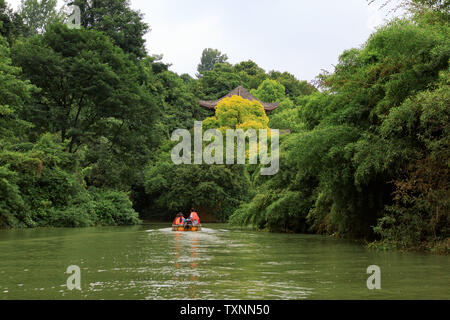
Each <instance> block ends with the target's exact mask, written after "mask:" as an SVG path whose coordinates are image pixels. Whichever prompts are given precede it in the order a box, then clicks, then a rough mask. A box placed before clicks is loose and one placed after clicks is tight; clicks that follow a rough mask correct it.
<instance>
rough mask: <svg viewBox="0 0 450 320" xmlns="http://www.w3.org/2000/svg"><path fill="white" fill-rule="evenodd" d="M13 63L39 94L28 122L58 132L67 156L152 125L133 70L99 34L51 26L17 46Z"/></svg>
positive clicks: (113, 142) (147, 103)
mask: <svg viewBox="0 0 450 320" xmlns="http://www.w3.org/2000/svg"><path fill="white" fill-rule="evenodd" d="M14 60H15V63H16V64H17V65H19V66H21V67H22V69H23V72H24V74H25V76H26V77H27V78H29V79H30V80H31V82H32V83H33V84H35V85H36V86H38V87H39V88H41V89H42V91H41V92H40V94H39V95H38V97H37V99H38V100H37V103H36V105H35V110H33V111H32V112H30V111H28V113H27V114H26V117H27V119H29V120H30V121H31V122H34V123H36V124H37V125H38V126H40V127H42V128H44V129H45V130H48V131H50V132H59V133H60V136H61V141H62V142H65V141H66V140H67V141H68V145H67V150H68V151H69V152H74V151H76V150H77V149H78V148H79V147H80V146H81V145H83V144H88V143H90V142H93V141H99V137H104V138H105V139H107V141H108V145H109V147H110V148H112V146H114V145H116V144H117V143H118V142H119V140H120V137H121V134H122V133H123V132H125V131H127V130H131V131H134V129H132V128H133V127H134V128H140V126H139V123H143V122H144V121H145V123H148V124H150V123H151V122H152V119H153V117H154V116H153V115H152V112H151V110H152V108H153V106H152V103H151V100H150V99H149V95H148V93H147V92H146V91H144V90H143V88H142V87H141V86H140V84H139V82H138V71H137V67H136V66H135V64H134V63H133V62H132V61H131V60H129V59H128V57H127V55H125V54H124V53H123V52H122V50H121V49H120V48H118V47H115V46H114V45H113V44H112V43H111V41H110V40H109V38H108V37H106V36H105V35H104V34H102V33H100V32H98V31H94V30H86V29H79V30H77V29H73V30H70V29H68V28H67V27H66V26H64V25H58V24H57V25H52V26H51V27H50V28H49V29H48V30H47V32H46V33H45V34H43V35H42V36H35V37H32V38H29V40H27V41H25V42H24V43H22V44H20V45H17V46H16V48H15V50H14ZM143 117H145V118H143ZM144 127H147V125H145V126H144Z"/></svg>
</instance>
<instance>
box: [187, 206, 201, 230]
mask: <svg viewBox="0 0 450 320" xmlns="http://www.w3.org/2000/svg"><path fill="white" fill-rule="evenodd" d="M189 220H191V221H192V224H193V225H194V226H195V225H197V224H200V218H199V217H198V214H197V212H195V211H194V209H191V214H190V215H189Z"/></svg>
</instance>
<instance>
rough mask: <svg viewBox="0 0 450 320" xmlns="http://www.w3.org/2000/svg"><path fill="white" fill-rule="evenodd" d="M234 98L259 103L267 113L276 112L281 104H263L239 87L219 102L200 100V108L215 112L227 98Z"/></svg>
mask: <svg viewBox="0 0 450 320" xmlns="http://www.w3.org/2000/svg"><path fill="white" fill-rule="evenodd" d="M232 96H240V97H242V98H244V99H247V100H250V101H254V100H256V101H258V102H259V103H261V104H262V105H263V107H264V110H266V111H272V110H275V109H276V108H278V107H279V106H280V102H273V103H270V102H262V101H260V100H258V99H256V98H255V97H254V96H253V95H252V94H251V93H250V92H248V91H247V90H246V89H245V88H244V87H242V86H239V87H237V88H236V89H234V90H233V91H231V92H230V93H228V94H227V95H226V96H224V97H222V98H220V99H218V100H213V101H204V100H199V104H200V106H202V107H204V108H207V109H210V110H213V109H215V108H216V106H217V104H218V103H219V102H220V101H221V100H223V99H225V98H230V97H232Z"/></svg>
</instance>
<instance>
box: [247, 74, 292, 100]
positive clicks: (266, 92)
mask: <svg viewBox="0 0 450 320" xmlns="http://www.w3.org/2000/svg"><path fill="white" fill-rule="evenodd" d="M251 93H252V94H253V95H254V96H255V97H256V98H258V99H259V100H261V101H264V102H281V101H282V100H284V98H285V88H284V86H283V85H282V84H281V83H279V82H277V81H275V80H269V79H267V80H264V81H263V82H262V83H261V84H260V85H259V87H258V89H256V90H252V91H251Z"/></svg>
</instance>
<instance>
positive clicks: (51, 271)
mask: <svg viewBox="0 0 450 320" xmlns="http://www.w3.org/2000/svg"><path fill="white" fill-rule="evenodd" d="M168 227H169V225H168V224H165V225H161V224H146V225H143V226H137V227H111V228H86V229H30V230H0V299H449V298H450V289H449V288H450V287H449V285H450V272H449V270H450V257H447V256H435V255H426V254H417V253H399V252H375V251H370V250H367V249H365V248H364V247H363V246H361V245H360V244H358V243H353V242H349V241H344V240H334V239H330V238H329V237H323V236H317V235H293V234H274V233H265V232H253V231H246V230H245V231H244V230H239V229H232V228H230V227H229V226H228V225H221V224H210V225H205V228H204V229H203V231H201V232H197V233H193V232H172V231H171V230H170V228H168ZM69 265H78V266H79V267H80V269H81V287H82V290H81V292H80V291H77V290H73V291H69V290H68V289H67V287H66V280H67V277H68V276H69V275H68V274H66V273H65V271H66V268H67V267H68V266H69ZM369 265H378V266H380V268H381V290H368V289H367V286H366V280H367V278H368V277H369V275H367V274H366V269H367V267H368V266H369Z"/></svg>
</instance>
